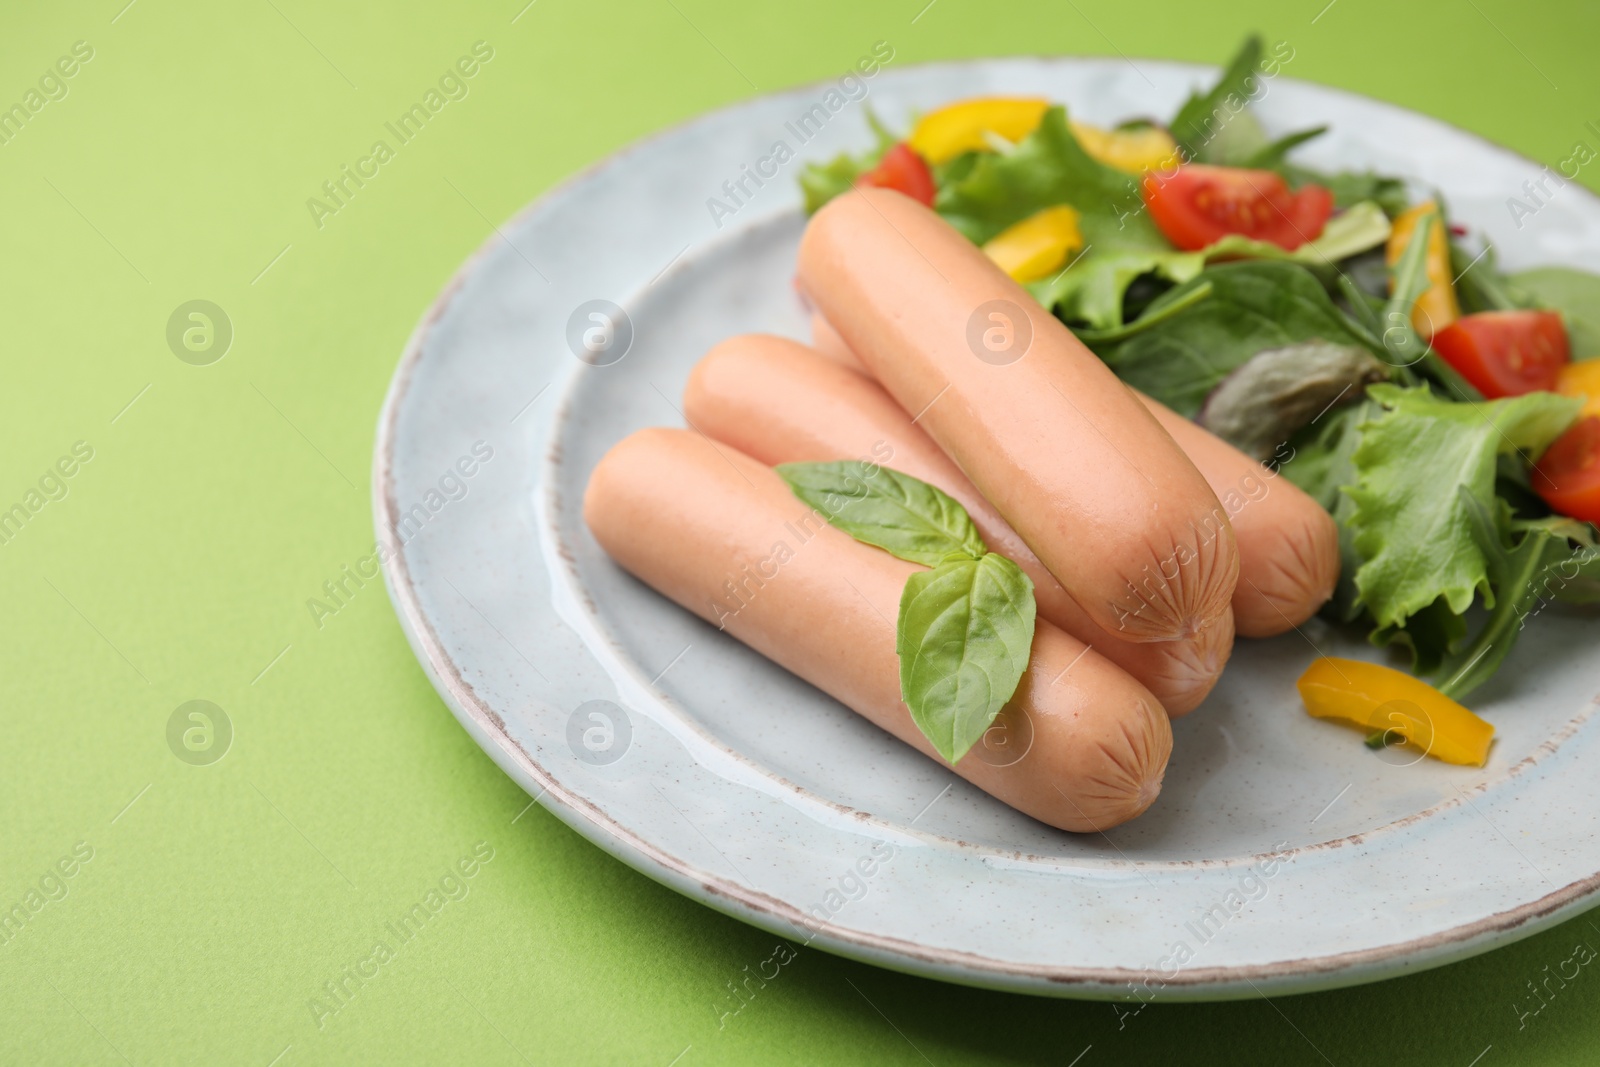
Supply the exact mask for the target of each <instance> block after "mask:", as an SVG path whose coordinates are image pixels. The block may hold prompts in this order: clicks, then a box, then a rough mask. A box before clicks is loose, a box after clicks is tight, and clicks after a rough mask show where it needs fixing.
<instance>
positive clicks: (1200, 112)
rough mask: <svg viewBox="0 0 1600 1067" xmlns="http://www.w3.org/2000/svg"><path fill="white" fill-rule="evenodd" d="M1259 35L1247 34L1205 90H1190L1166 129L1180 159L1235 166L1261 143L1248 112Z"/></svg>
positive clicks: (1256, 73)
mask: <svg viewBox="0 0 1600 1067" xmlns="http://www.w3.org/2000/svg"><path fill="white" fill-rule="evenodd" d="M1260 71H1261V38H1260V37H1259V36H1257V35H1254V34H1252V35H1251V36H1250V37H1248V38H1246V39H1245V42H1244V44H1243V45H1242V46H1241V47H1240V49H1239V52H1238V54H1237V55H1235V56H1234V57H1233V59H1232V60H1231V61H1230V62H1229V63H1228V65H1227V67H1226V68H1225V69H1224V70H1223V72H1222V76H1221V77H1220V78H1218V79H1217V83H1216V84H1215V85H1213V86H1212V87H1211V88H1210V89H1209V90H1208V91H1207V92H1204V93H1192V94H1190V96H1189V99H1187V100H1185V101H1184V102H1183V106H1182V107H1180V108H1179V109H1178V113H1177V115H1175V116H1173V119H1172V121H1171V122H1170V123H1168V124H1167V128H1168V129H1169V130H1170V131H1171V133H1172V137H1173V139H1174V140H1176V141H1177V142H1178V150H1179V152H1180V153H1182V157H1183V158H1184V159H1185V160H1199V161H1200V162H1202V163H1223V164H1238V163H1240V162H1242V161H1243V160H1246V159H1249V158H1250V157H1251V156H1253V155H1255V154H1256V153H1258V152H1260V151H1261V150H1262V149H1263V148H1265V147H1266V141H1267V138H1266V135H1265V134H1263V133H1262V132H1261V126H1260V124H1259V123H1257V122H1256V120H1255V118H1254V117H1253V116H1252V115H1251V114H1250V112H1249V111H1248V110H1247V105H1248V104H1249V102H1250V101H1251V100H1252V99H1253V98H1254V97H1255V94H1256V92H1257V90H1258V88H1259V87H1260V78H1261V74H1260Z"/></svg>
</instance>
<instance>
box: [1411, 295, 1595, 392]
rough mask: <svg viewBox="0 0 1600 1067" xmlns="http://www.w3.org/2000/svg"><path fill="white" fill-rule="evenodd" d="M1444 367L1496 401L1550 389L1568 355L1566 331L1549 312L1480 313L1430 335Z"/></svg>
mask: <svg viewBox="0 0 1600 1067" xmlns="http://www.w3.org/2000/svg"><path fill="white" fill-rule="evenodd" d="M1433 348H1434V351H1436V352H1438V353H1439V355H1441V356H1443V357H1444V359H1445V362H1446V363H1448V364H1450V365H1451V366H1452V367H1454V368H1455V369H1456V370H1458V371H1460V372H1461V376H1462V377H1463V378H1465V379H1466V380H1467V381H1469V382H1471V383H1472V384H1473V385H1474V386H1476V387H1477V390H1478V392H1480V393H1482V394H1483V395H1484V396H1486V397H1488V398H1489V399H1490V400H1496V399H1498V398H1500V397H1503V396H1521V395H1522V394H1523V393H1531V392H1533V391H1535V390H1537V389H1547V390H1554V389H1555V387H1556V379H1557V378H1558V377H1560V375H1561V368H1562V367H1564V366H1566V364H1567V362H1568V360H1569V358H1570V353H1569V350H1568V348H1567V328H1566V327H1565V326H1563V325H1562V324H1561V316H1560V315H1558V314H1556V313H1555V312H1553V311H1480V312H1478V313H1477V314H1476V315H1463V316H1462V317H1461V318H1459V319H1457V320H1456V321H1455V322H1452V323H1451V324H1450V325H1449V326H1446V327H1445V328H1444V329H1442V330H1440V331H1439V332H1438V333H1436V334H1434V335H1433Z"/></svg>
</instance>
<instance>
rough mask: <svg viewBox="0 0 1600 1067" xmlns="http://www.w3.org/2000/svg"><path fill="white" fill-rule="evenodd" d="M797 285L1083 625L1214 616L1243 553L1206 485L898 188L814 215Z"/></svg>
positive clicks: (851, 196) (1163, 629) (1007, 286)
mask: <svg viewBox="0 0 1600 1067" xmlns="http://www.w3.org/2000/svg"><path fill="white" fill-rule="evenodd" d="M798 280H799V284H800V287H801V289H802V291H803V292H804V293H805V294H806V295H807V296H808V297H809V299H810V300H811V302H812V304H813V305H814V306H815V307H816V309H817V310H818V311H820V312H821V313H822V314H823V315H824V316H826V318H827V320H828V321H829V322H830V323H832V324H833V326H834V328H835V329H836V330H838V331H839V335H840V336H841V337H843V338H844V340H845V343H846V344H848V345H849V346H850V349H851V351H853V352H855V354H856V355H857V356H858V357H859V358H860V359H861V362H862V363H863V364H865V365H866V367H867V369H868V370H870V371H871V372H872V376H873V377H874V378H876V379H877V380H878V381H879V382H880V383H881V384H882V385H883V387H884V388H885V389H886V390H887V391H888V392H889V394H890V395H891V396H893V397H894V398H895V399H896V400H897V401H898V402H899V404H900V406H901V407H902V408H905V409H906V410H907V411H909V412H912V413H914V415H915V417H916V419H917V421H918V424H919V425H920V426H922V428H923V429H924V430H925V431H926V432H927V433H928V435H929V436H930V437H932V438H933V439H934V440H935V441H937V442H938V443H939V446H940V447H941V448H943V449H944V451H945V452H946V453H947V454H948V455H949V456H950V458H951V459H953V460H955V461H956V463H957V465H959V466H960V467H961V469H962V470H963V471H964V472H965V473H966V475H967V477H969V478H970V479H972V482H973V484H975V485H976V486H977V487H978V489H979V490H980V491H981V492H982V493H983V495H984V496H986V497H987V498H988V499H989V500H990V501H991V502H992V503H993V504H994V506H995V508H996V510H998V511H999V512H1000V514H1001V515H1004V516H1005V518H1006V520H1007V521H1008V522H1009V523H1010V524H1011V526H1012V528H1013V529H1015V530H1016V531H1017V532H1018V533H1019V534H1021V535H1022V537H1023V539H1024V540H1025V541H1027V543H1028V545H1029V546H1030V547H1031V548H1032V549H1033V551H1034V552H1035V554H1037V555H1038V557H1039V558H1040V559H1041V560H1043V561H1044V565H1045V566H1046V567H1047V568H1049V570H1050V573H1052V574H1054V575H1055V576H1056V577H1057V578H1058V579H1060V581H1061V583H1062V584H1063V585H1064V586H1066V588H1067V590H1068V591H1069V592H1070V593H1072V595H1073V597H1074V598H1075V599H1076V600H1077V601H1078V603H1079V604H1081V605H1083V607H1084V609H1085V610H1086V611H1088V612H1089V614H1090V616H1091V617H1093V618H1094V620H1095V622H1097V623H1098V624H1099V625H1100V626H1102V627H1103V628H1105V629H1107V630H1110V631H1112V632H1113V633H1117V634H1119V635H1121V636H1122V637H1123V638H1124V639H1126V640H1130V641H1161V640H1171V639H1173V638H1178V637H1186V636H1191V635H1193V634H1195V633H1198V632H1199V631H1200V630H1203V629H1204V628H1206V627H1207V626H1211V625H1217V624H1219V623H1220V622H1221V619H1222V617H1223V614H1224V612H1225V611H1226V610H1227V608H1228V602H1229V599H1230V598H1231V597H1232V595H1233V587H1234V583H1235V581H1236V579H1237V577H1238V572H1239V558H1238V552H1237V549H1236V546H1235V544H1234V537H1233V530H1232V529H1231V528H1230V527H1229V525H1228V521H1227V517H1226V515H1225V514H1224V513H1223V511H1222V508H1221V506H1220V505H1219V504H1218V502H1217V498H1216V497H1215V495H1213V494H1212V492H1211V489H1210V487H1208V486H1207V485H1206V483H1205V480H1204V479H1203V478H1201V477H1200V474H1199V472H1197V471H1196V470H1195V469H1194V466H1193V465H1192V464H1190V463H1189V461H1188V460H1187V459H1185V458H1184V455H1183V453H1182V452H1181V451H1180V450H1179V449H1178V446H1177V445H1175V444H1174V443H1173V441H1172V438H1171V437H1169V436H1168V435H1167V434H1166V432H1165V431H1163V430H1162V429H1161V426H1160V424H1159V423H1157V422H1156V420H1155V419H1154V418H1153V417H1152V416H1151V415H1150V413H1149V412H1148V411H1146V410H1145V409H1144V407H1143V406H1142V405H1140V404H1139V402H1138V401H1137V400H1135V399H1134V398H1133V397H1132V396H1131V395H1130V394H1129V393H1128V390H1127V389H1126V388H1125V387H1124V386H1123V385H1122V383H1121V382H1119V381H1118V380H1117V377H1116V375H1114V374H1112V373H1111V371H1110V369H1109V368H1107V367H1106V365H1105V364H1104V363H1102V362H1101V361H1100V360H1099V359H1098V358H1097V357H1096V356H1095V355H1094V353H1092V352H1090V351H1089V350H1088V349H1087V348H1086V347H1084V345H1083V344H1082V343H1081V342H1080V341H1079V340H1078V339H1077V338H1076V337H1074V336H1073V334H1072V331H1070V330H1068V329H1067V328H1066V327H1065V326H1064V325H1062V323H1061V322H1060V321H1059V320H1057V319H1056V318H1055V316H1053V315H1051V314H1050V313H1049V312H1048V311H1046V310H1045V309H1044V308H1042V307H1040V306H1039V304H1038V302H1037V301H1035V300H1034V299H1033V298H1032V297H1031V296H1029V295H1028V294H1027V292H1026V291H1025V290H1024V289H1023V288H1022V287H1021V286H1019V285H1018V284H1017V283H1016V282H1014V281H1012V280H1011V279H1010V278H1009V277H1007V276H1006V274H1005V272H1003V271H1002V270H1000V268H998V267H996V266H995V265H994V264H993V263H992V262H990V260H989V258H988V257H987V256H985V255H984V254H983V253H982V252H981V251H980V250H979V249H978V248H977V247H976V246H975V245H973V244H972V242H970V241H968V240H967V239H966V238H965V237H963V236H962V235H961V234H960V233H958V232H956V230H955V229H954V228H952V227H951V226H950V225H949V224H948V223H946V222H944V221H943V220H942V219H940V218H939V217H938V216H937V215H935V214H934V213H933V212H931V211H929V210H927V209H926V208H924V207H922V206H921V205H920V204H918V203H916V202H915V201H913V200H910V199H908V198H907V197H904V196H901V195H900V194H898V193H895V192H891V191H889V190H883V189H860V190H855V191H852V192H849V193H846V194H844V195H842V196H839V197H835V198H834V199H833V200H832V201H830V202H829V203H828V204H827V205H826V206H825V207H823V208H822V210H820V211H818V212H817V214H816V215H814V216H812V219H811V222H810V224H809V225H808V226H807V227H806V232H805V235H804V237H802V238H801V241H800V256H799V274H798ZM1007 329H1009V331H1010V334H1009V337H1010V340H1009V341H1008V340H1007V333H1006V330H1007ZM1024 338H1027V339H1028V341H1027V344H1026V346H1024V344H1023V339H1024ZM980 353H981V354H982V357H981V358H980Z"/></svg>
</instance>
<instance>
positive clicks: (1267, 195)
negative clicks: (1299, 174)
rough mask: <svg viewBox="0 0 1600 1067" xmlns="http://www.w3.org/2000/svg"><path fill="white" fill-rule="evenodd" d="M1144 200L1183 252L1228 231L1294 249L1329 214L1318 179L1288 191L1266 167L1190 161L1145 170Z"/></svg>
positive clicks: (1319, 229) (1318, 229)
mask: <svg viewBox="0 0 1600 1067" xmlns="http://www.w3.org/2000/svg"><path fill="white" fill-rule="evenodd" d="M1143 193H1144V203H1145V207H1146V208H1148V209H1149V211H1150V217H1151V218H1152V219H1154V220H1155V223H1156V225H1157V226H1159V227H1161V232H1162V233H1164V234H1166V235H1167V239H1168V240H1170V241H1171V242H1172V243H1173V244H1175V245H1177V246H1178V247H1179V248H1181V249H1183V250H1184V251H1185V252H1196V251H1199V250H1200V249H1202V248H1204V247H1206V246H1207V245H1209V244H1212V243H1214V242H1216V241H1218V240H1220V239H1221V238H1223V237H1226V236H1227V235H1228V234H1230V233H1237V234H1242V235H1243V236H1245V237H1251V238H1254V239H1255V240H1257V241H1270V242H1271V243H1272V244H1275V245H1277V246H1278V247H1279V248H1284V249H1287V250H1289V251H1291V252H1292V251H1294V250H1295V249H1296V248H1299V247H1300V246H1301V245H1303V244H1305V243H1306V242H1307V241H1312V240H1315V239H1316V238H1317V237H1318V236H1319V235H1320V234H1321V233H1322V227H1323V226H1325V225H1327V222H1328V216H1329V215H1332V214H1333V194H1332V193H1330V192H1328V190H1326V189H1324V188H1323V187H1322V186H1320V185H1304V186H1301V187H1300V190H1299V191H1298V192H1290V191H1289V186H1288V185H1286V184H1285V183H1284V180H1283V179H1282V178H1280V177H1279V176H1278V175H1276V174H1274V173H1273V172H1272V171H1270V170H1246V169H1244V168H1242V167H1208V166H1204V165H1202V164H1190V165H1189V166H1186V167H1179V168H1178V169H1177V170H1168V171H1152V172H1151V173H1150V174H1147V175H1145V179H1144V185H1143Z"/></svg>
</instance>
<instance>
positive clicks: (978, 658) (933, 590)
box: [896, 552, 1036, 763]
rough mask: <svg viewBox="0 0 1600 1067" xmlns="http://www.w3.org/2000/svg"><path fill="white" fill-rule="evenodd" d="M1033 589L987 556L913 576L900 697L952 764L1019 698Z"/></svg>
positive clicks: (901, 632) (899, 642) (900, 639)
mask: <svg viewBox="0 0 1600 1067" xmlns="http://www.w3.org/2000/svg"><path fill="white" fill-rule="evenodd" d="M1035 613H1036V606H1035V604H1034V598H1033V582H1032V581H1031V580H1030V579H1029V578H1028V576H1027V575H1026V574H1024V573H1022V568H1020V567H1018V566H1017V565H1016V564H1015V563H1013V562H1011V561H1010V560H1009V559H1006V558H1005V557H1004V556H1000V555H996V554H995V553H993V552H991V553H989V554H987V555H985V556H983V557H982V558H980V559H951V560H948V561H946V562H944V563H941V564H939V566H937V567H935V568H934V569H933V570H931V571H922V572H920V573H917V574H913V575H912V576H911V577H910V578H909V579H908V580H907V581H906V587H905V591H904V592H903V593H902V594H901V596H900V620H899V626H898V628H897V631H896V646H897V651H898V652H899V654H900V696H901V698H902V699H903V700H904V701H905V702H906V707H907V708H909V709H910V711H911V718H912V721H913V722H915V723H916V724H917V728H918V729H919V730H921V731H922V732H923V734H924V735H925V736H926V737H927V738H928V740H929V741H931V742H933V747H934V749H935V750H936V751H937V752H938V753H939V755H941V756H943V757H944V758H945V760H946V761H947V762H949V763H957V762H959V761H960V759H961V757H963V756H965V755H966V754H967V750H968V749H970V748H971V747H972V746H973V745H974V744H976V743H977V741H978V740H979V739H980V738H981V737H983V735H984V732H985V731H986V730H988V729H989V726H990V724H992V723H993V722H994V718H995V716H996V715H998V714H999V713H1000V709H1001V708H1003V707H1005V705H1006V702H1007V701H1008V700H1010V699H1011V697H1012V696H1013V695H1014V694H1015V693H1016V691H1017V685H1018V683H1020V682H1021V681H1022V675H1023V673H1024V672H1026V671H1027V669H1028V656H1029V654H1030V652H1031V651H1032V649H1033V631H1034V623H1035Z"/></svg>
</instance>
